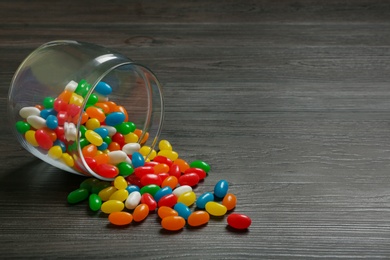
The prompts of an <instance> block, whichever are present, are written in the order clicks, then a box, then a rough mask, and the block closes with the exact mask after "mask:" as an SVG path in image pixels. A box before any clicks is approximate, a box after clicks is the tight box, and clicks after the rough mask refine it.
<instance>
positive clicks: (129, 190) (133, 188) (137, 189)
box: [126, 185, 139, 194]
mask: <svg viewBox="0 0 390 260" xmlns="http://www.w3.org/2000/svg"><path fill="white" fill-rule="evenodd" d="M126 190H127V191H128V192H129V194H130V193H132V192H133V191H138V192H139V187H138V186H137V185H128V186H127V187H126Z"/></svg>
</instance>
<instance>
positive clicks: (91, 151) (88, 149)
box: [81, 144, 97, 157]
mask: <svg viewBox="0 0 390 260" xmlns="http://www.w3.org/2000/svg"><path fill="white" fill-rule="evenodd" d="M96 152H97V147H96V145H94V144H89V145H86V146H84V147H83V148H82V149H81V153H82V154H83V156H84V157H94V156H95V155H96Z"/></svg>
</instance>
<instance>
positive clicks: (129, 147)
mask: <svg viewBox="0 0 390 260" xmlns="http://www.w3.org/2000/svg"><path fill="white" fill-rule="evenodd" d="M140 148H141V146H140V144H139V143H128V144H125V145H124V146H123V147H122V151H124V152H125V153H126V154H130V155H131V154H133V153H134V152H138V151H139V149H140Z"/></svg>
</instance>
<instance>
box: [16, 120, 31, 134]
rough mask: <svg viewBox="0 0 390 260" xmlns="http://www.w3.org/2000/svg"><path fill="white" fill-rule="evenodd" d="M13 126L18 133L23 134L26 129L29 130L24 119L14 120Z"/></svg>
mask: <svg viewBox="0 0 390 260" xmlns="http://www.w3.org/2000/svg"><path fill="white" fill-rule="evenodd" d="M15 127H16V130H17V131H18V132H19V133H20V134H25V133H26V132H27V131H28V130H30V124H29V123H27V122H24V121H18V122H16V124H15Z"/></svg>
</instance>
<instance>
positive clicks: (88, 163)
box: [84, 157, 98, 172]
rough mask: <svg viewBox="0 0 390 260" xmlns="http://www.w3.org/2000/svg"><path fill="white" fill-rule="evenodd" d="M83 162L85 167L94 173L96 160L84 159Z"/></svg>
mask: <svg viewBox="0 0 390 260" xmlns="http://www.w3.org/2000/svg"><path fill="white" fill-rule="evenodd" d="M84 160H85V162H86V163H87V165H88V166H89V168H91V170H92V171H94V172H96V168H97V165H98V164H97V162H96V160H95V159H93V158H92V157H84Z"/></svg>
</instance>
